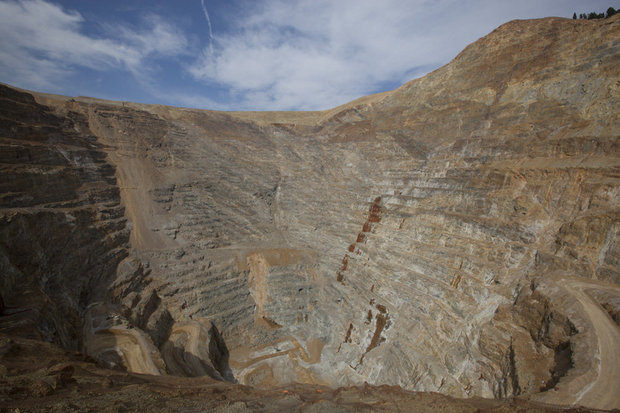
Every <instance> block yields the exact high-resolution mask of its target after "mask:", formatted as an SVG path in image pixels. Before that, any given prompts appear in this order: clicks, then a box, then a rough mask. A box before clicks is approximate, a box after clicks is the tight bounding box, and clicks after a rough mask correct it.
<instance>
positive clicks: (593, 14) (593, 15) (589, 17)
mask: <svg viewBox="0 0 620 413" xmlns="http://www.w3.org/2000/svg"><path fill="white" fill-rule="evenodd" d="M618 11H620V10H616V9H614V8H613V7H610V8H608V9H607V13H597V12H594V11H592V12H590V13H580V14H579V18H580V19H586V20H592V19H608V18H610V17H611V16H613V15H614V14H616V13H618ZM573 19H574V20H576V19H577V13H573Z"/></svg>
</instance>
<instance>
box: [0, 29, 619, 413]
mask: <svg viewBox="0 0 620 413" xmlns="http://www.w3.org/2000/svg"><path fill="white" fill-rule="evenodd" d="M619 56H620V19H619V18H611V19H608V20H604V21H580V20H578V21H572V20H566V19H541V20H534V21H515V22H511V23H508V24H506V25H503V26H501V27H500V28H498V29H497V30H495V31H494V32H493V33H491V34H489V35H488V36H486V37H484V38H482V39H480V40H479V41H477V42H475V43H474V44H472V45H470V46H469V47H467V48H466V49H465V50H464V51H463V52H462V53H461V54H460V55H459V56H457V57H456V58H455V59H454V61H452V62H451V63H450V64H448V65H446V66H444V67H442V68H441V69H438V70H437V71H435V72H433V73H431V74H429V75H427V76H425V77H424V78H421V79H418V80H415V81H412V82H410V83H408V84H406V85H404V86H403V87H401V88H399V89H397V90H395V91H393V92H389V93H384V94H381V95H376V96H371V97H368V98H364V99H361V100H359V101H354V102H352V103H350V104H347V105H344V106H342V107H339V108H335V109H332V110H330V111H326V112H308V113H264V114H261V113H222V112H210V111H198V110H190V109H178V108H170V107H163V106H148V105H138V104H124V103H118V102H106V101H99V100H94V99H89V98H75V99H70V98H63V97H57V96H48V95H40V94H35V95H34V96H35V98H36V102H35V101H34V100H33V98H32V97H31V95H29V94H24V93H20V92H17V91H15V90H13V89H10V88H6V87H3V88H2V100H1V102H2V105H3V111H2V115H1V120H2V130H1V132H2V134H1V137H0V138H1V143H2V182H1V183H0V184H1V185H2V188H3V190H2V194H3V195H2V198H1V202H2V204H1V206H2V208H3V209H2V217H1V218H0V219H1V221H0V222H1V223H2V224H1V225H0V231H1V233H2V237H1V238H0V240H1V244H0V246H1V247H2V250H1V251H0V259H1V260H2V261H1V263H2V264H1V266H2V267H1V268H2V270H3V272H4V273H5V274H7V275H6V277H3V280H2V284H1V285H0V287H1V291H2V295H3V297H4V298H5V301H6V302H7V305H13V306H24V307H30V308H33V309H36V311H33V312H32V314H31V315H25V314H26V313H24V315H23V317H20V318H19V320H20V323H22V324H20V327H19V329H20V330H19V332H20V334H24V332H25V331H31V334H30V335H31V336H35V335H39V336H41V335H43V338H45V339H47V340H51V341H55V342H57V343H59V344H62V345H64V346H66V347H71V346H73V347H76V348H77V347H82V346H85V348H86V350H88V351H89V353H90V354H91V355H93V356H94V357H97V358H99V359H100V360H101V361H102V362H104V363H107V364H108V365H112V364H114V363H116V364H119V365H122V366H124V367H125V368H128V369H130V370H134V371H139V372H144V373H151V374H155V373H162V374H163V373H172V374H179V375H204V374H207V375H210V376H212V377H217V378H219V379H222V378H224V379H227V380H237V381H239V382H240V383H245V384H251V385H254V386H259V387H273V386H278V385H283V384H287V383H291V382H304V383H316V384H326V385H330V386H343V385H348V384H361V383H364V382H368V383H370V384H389V385H398V386H401V387H403V388H405V389H412V390H419V391H438V392H442V393H446V394H450V395H454V396H459V397H467V396H483V397H507V396H512V395H518V394H529V395H535V396H532V397H537V398H540V399H541V400H547V401H551V402H554V403H563V402H566V403H584V404H586V405H588V406H592V407H602V408H611V407H619V405H618V399H617V398H613V397H611V398H606V399H605V398H597V397H594V394H595V393H596V392H599V391H602V390H600V389H602V388H603V387H600V386H599V384H600V383H602V382H603V381H605V380H607V381H611V382H612V383H613V382H614V381H613V380H614V378H613V377H611V376H604V374H607V373H602V370H601V369H600V368H599V364H600V363H602V362H603V361H604V362H609V363H611V365H612V367H613V366H615V367H616V370H618V369H617V367H618V364H617V363H618V362H619V360H618V358H614V357H615V356H605V357H611V358H608V359H605V360H603V361H601V358H602V357H603V356H602V354H603V353H605V351H606V350H607V349H606V348H605V346H604V345H600V344H597V334H599V333H598V331H599V330H597V329H599V328H601V329H602V328H608V327H609V326H608V325H607V324H605V325H604V326H603V325H602V324H601V325H599V323H598V321H596V320H594V319H592V317H594V318H597V317H599V315H598V313H595V312H594V310H593V309H592V307H590V305H591V304H589V302H587V301H586V298H585V296H583V294H586V291H587V288H585V287H584V285H583V284H574V283H573V284H570V283H567V282H566V281H565V280H566V279H567V278H569V279H573V278H574V277H578V279H579V280H582V281H579V282H586V281H588V280H598V281H597V284H596V285H597V290H599V293H597V294H598V295H596V299H597V300H599V302H600V303H601V305H603V306H604V308H605V311H607V313H609V314H611V315H612V316H613V315H614V314H617V312H618V308H617V306H618V299H617V297H618V293H617V291H618V290H617V287H616V285H617V284H618V283H619V282H620V267H619V265H618V263H619V260H620V240H619V239H618V237H619V228H620V210H619V209H618V205H619V204H620V199H619V188H620V139H619V137H620V121H619V119H618V113H620V104H619V99H618V98H619V91H620V84H619V83H618V78H617V68H618V67H619V65H620V58H619ZM128 222H129V223H130V224H128ZM583 280H585V281H583ZM571 282H572V281H571ZM576 286H577V287H576ZM105 290H107V291H109V294H108V296H107V297H105V294H103V293H104V292H105ZM588 294H589V293H588ZM575 300H577V301H575ZM97 303H101V304H97ZM89 305H90V307H89ZM601 314H603V317H606V316H605V313H603V312H602V313H601ZM81 319H84V320H86V323H85V324H84V325H83V326H81V325H80V322H81ZM88 320H91V321H88ZM93 320H98V323H96V325H95V324H93ZM610 325H611V326H612V327H614V328H617V326H615V325H613V323H612V324H610ZM21 326H27V327H28V328H29V329H30V330H24V327H21ZM46 326H53V328H52V327H46ZM212 326H213V327H212ZM612 327H609V328H612ZM0 328H2V330H3V331H11V332H16V331H17V327H16V326H12V325H11V323H9V322H8V321H6V322H5V321H4V320H3V321H2V323H0ZM212 328H215V331H217V332H218V333H217V334H215V333H212V332H213V330H212ZM82 329H83V332H81V331H82ZM48 331H49V332H51V331H54V332H55V333H54V334H52V333H48ZM601 331H602V330H601ZM220 333H221V336H220ZM612 334H613V333H612ZM106 340H107V341H106ZM211 343H213V345H211ZM218 343H219V344H218ZM224 346H225V350H224ZM130 348H131V349H133V350H129V349H130ZM605 354H607V353H605ZM121 355H122V356H121ZM222 357H224V358H222ZM225 359H227V361H225ZM148 360H150V361H148ZM597 363H599V364H597ZM229 369H230V370H229ZM233 376H234V379H233ZM615 382H617V381H615ZM591 383H599V384H596V385H595V386H594V385H593V387H590V388H588V387H587V386H588V385H589V384H591ZM576 391H580V392H582V393H583V394H581V395H580V397H579V398H578V399H575V398H571V399H569V398H565V397H564V396H566V395H568V394H575V392H576ZM541 392H542V393H541ZM551 392H553V393H551ZM589 392H591V394H590V393H589ZM612 393H613V392H612Z"/></svg>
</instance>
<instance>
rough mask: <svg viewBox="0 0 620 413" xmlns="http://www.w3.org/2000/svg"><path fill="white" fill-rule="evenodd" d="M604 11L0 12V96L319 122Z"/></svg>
mask: <svg viewBox="0 0 620 413" xmlns="http://www.w3.org/2000/svg"><path fill="white" fill-rule="evenodd" d="M609 6H610V1H609V0H604V1H599V0H588V1H584V0H520V1H514V0H510V1H508V0H471V1H467V0H380V1H379V0H375V1H370V0H261V1H259V0H256V1H249V0H225V1H221V0H220V1H215V0H175V1H172V0H171V1H164V0H123V1H117V0H105V1H104V0H0V82H4V83H8V84H11V85H14V86H18V87H22V88H25V89H31V90H37V91H42V92H48V93H57V94H63V95H69V96H79V95H81V96H93V97H99V98H104V99H113V100H124V101H134V102H142V103H160V104H165V105H173V106H185V107H195V108H203V109H218V110H314V109H328V108H331V107H334V106H337V105H339V104H343V103H346V102H348V101H350V100H353V99H355V98H358V97H360V96H364V95H368V94H371V93H377V92H382V91H385V90H390V89H394V88H396V87H398V86H400V85H401V84H403V83H405V82H407V81H409V80H411V79H414V78H416V77H420V76H422V75H424V74H426V73H428V72H430V71H432V70H434V69H436V68H437V67H439V66H441V65H444V64H446V63H448V62H449V61H450V60H451V59H452V58H454V57H455V56H456V55H457V54H458V53H459V52H460V51H461V50H462V49H463V48H464V47H465V46H467V45H468V44H469V43H471V42H473V41H475V40H476V39H478V38H480V37H481V36H484V35H485V34H487V33H489V32H490V31H492V30H493V29H494V28H496V27H497V26H499V25H500V24H502V23H505V22H507V21H509V20H513V19H525V18H537V17H546V16H560V17H571V16H572V14H573V12H577V14H579V13H582V12H590V11H599V12H602V11H605V10H606V9H607V8H608V7H609Z"/></svg>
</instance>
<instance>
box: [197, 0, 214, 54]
mask: <svg viewBox="0 0 620 413" xmlns="http://www.w3.org/2000/svg"><path fill="white" fill-rule="evenodd" d="M200 6H201V7H202V14H204V15H205V20H206V21H207V26H208V28H209V51H210V52H211V54H213V28H212V27H211V18H210V17H209V11H208V10H207V6H206V5H205V0H200Z"/></svg>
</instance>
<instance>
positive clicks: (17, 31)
mask: <svg viewBox="0 0 620 413" xmlns="http://www.w3.org/2000/svg"><path fill="white" fill-rule="evenodd" d="M84 23H85V22H84V18H83V17H82V16H81V15H80V14H79V13H77V12H74V11H67V10H64V9H63V8H61V7H60V6H58V5H56V4H53V3H48V2H46V1H43V0H22V1H16V0H8V1H1V2H0V74H1V76H2V80H3V81H5V82H8V83H12V84H16V85H20V86H22V87H26V88H36V89H47V90H58V89H62V87H61V83H62V81H64V80H66V79H67V78H68V77H69V76H70V75H71V74H72V73H74V72H75V71H76V70H78V69H80V68H84V67H85V68H90V69H94V70H109V69H114V68H120V69H124V70H128V71H130V72H131V73H134V74H138V73H140V72H142V66H144V62H145V60H146V59H149V58H152V57H162V56H173V55H176V54H179V53H184V52H185V50H186V48H187V40H186V38H185V36H184V34H183V33H181V32H180V31H178V30H176V29H175V28H174V27H172V26H171V25H169V24H167V23H166V22H164V21H163V20H162V19H161V18H159V17H157V16H150V17H148V18H146V19H145V21H144V24H143V25H142V27H140V28H138V29H136V28H131V27H126V26H122V25H118V24H117V25H114V26H108V27H109V29H110V30H109V31H110V33H109V35H108V36H106V37H105V38H103V37H102V38H96V37H92V36H89V35H87V34H85V33H84V31H83V30H82V29H83V25H84Z"/></svg>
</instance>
